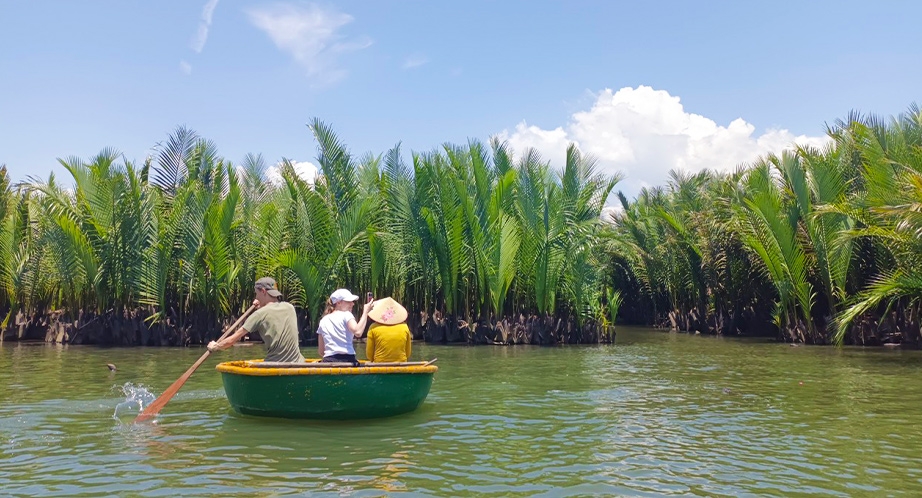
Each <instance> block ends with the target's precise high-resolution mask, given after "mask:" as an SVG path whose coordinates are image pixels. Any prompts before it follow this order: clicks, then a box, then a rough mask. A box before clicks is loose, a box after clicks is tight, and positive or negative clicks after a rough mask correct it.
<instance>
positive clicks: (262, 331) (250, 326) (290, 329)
mask: <svg viewBox="0 0 922 498" xmlns="http://www.w3.org/2000/svg"><path fill="white" fill-rule="evenodd" d="M255 288H256V299H254V300H253V306H256V311H254V312H253V313H252V314H251V315H250V316H248V317H247V319H246V321H245V322H243V326H242V327H240V330H238V331H237V332H234V333H233V334H231V335H230V337H226V338H224V339H222V340H220V341H211V342H210V343H208V351H211V352H215V351H220V350H223V349H227V348H229V347H231V346H233V345H234V343H235V342H237V341H239V340H240V339H243V337H244V336H245V335H247V334H249V333H250V332H258V333H259V336H260V337H262V340H263V342H265V343H266V358H265V359H264V360H263V361H279V362H286V363H288V362H296V363H303V362H304V356H302V355H301V349H300V348H299V347H298V315H297V313H295V307H294V306H292V305H291V303H287V302H285V301H282V293H281V292H279V290H278V288H276V286H275V280H274V279H273V278H271V277H263V278H261V279H259V280H257V281H256V285H255Z"/></svg>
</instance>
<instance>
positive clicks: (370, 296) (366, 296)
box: [365, 292, 375, 303]
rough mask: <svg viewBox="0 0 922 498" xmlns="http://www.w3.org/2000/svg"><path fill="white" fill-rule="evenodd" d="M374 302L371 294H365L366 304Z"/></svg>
mask: <svg viewBox="0 0 922 498" xmlns="http://www.w3.org/2000/svg"><path fill="white" fill-rule="evenodd" d="M374 300H375V298H374V295H373V294H372V293H371V292H367V293H365V301H366V302H368V303H370V302H372V301H374Z"/></svg>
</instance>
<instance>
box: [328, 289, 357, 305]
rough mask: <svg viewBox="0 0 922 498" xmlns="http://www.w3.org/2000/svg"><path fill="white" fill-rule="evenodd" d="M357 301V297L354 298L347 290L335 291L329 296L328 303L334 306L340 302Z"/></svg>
mask: <svg viewBox="0 0 922 498" xmlns="http://www.w3.org/2000/svg"><path fill="white" fill-rule="evenodd" d="M358 300H359V296H356V295H355V294H353V293H352V292H349V289H336V290H335V291H333V293H332V294H330V303H331V304H336V303H338V302H340V301H349V302H355V301H358Z"/></svg>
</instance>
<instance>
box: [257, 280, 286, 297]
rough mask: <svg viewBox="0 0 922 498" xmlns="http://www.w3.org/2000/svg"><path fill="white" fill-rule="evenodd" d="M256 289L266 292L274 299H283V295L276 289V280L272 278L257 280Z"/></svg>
mask: <svg viewBox="0 0 922 498" xmlns="http://www.w3.org/2000/svg"><path fill="white" fill-rule="evenodd" d="M256 288H257V289H263V290H265V291H266V293H267V294H269V295H270V296H272V297H282V293H281V292H279V290H278V288H276V286H275V279H274V278H272V277H263V278H261V279H259V280H257V281H256Z"/></svg>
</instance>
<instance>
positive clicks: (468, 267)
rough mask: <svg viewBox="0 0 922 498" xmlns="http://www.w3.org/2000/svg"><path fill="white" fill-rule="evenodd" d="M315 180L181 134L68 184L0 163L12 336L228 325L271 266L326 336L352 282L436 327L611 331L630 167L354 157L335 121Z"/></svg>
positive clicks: (99, 165) (529, 337) (144, 339)
mask: <svg viewBox="0 0 922 498" xmlns="http://www.w3.org/2000/svg"><path fill="white" fill-rule="evenodd" d="M310 128H311V130H312V131H313V134H314V137H315V139H316V140H317V143H318V144H319V154H318V157H317V162H318V165H319V168H320V175H319V176H318V177H317V179H316V182H315V183H310V182H309V181H307V180H305V179H302V178H301V177H299V176H298V174H296V172H295V170H294V167H293V165H292V164H291V163H290V162H283V163H282V165H281V167H280V170H279V173H280V176H281V181H280V182H270V181H268V179H267V167H266V164H265V163H264V161H263V159H262V158H261V157H259V156H249V157H247V158H246V159H245V161H244V162H243V163H242V164H239V165H238V164H232V163H230V162H229V161H227V160H225V159H223V158H222V157H220V156H219V154H218V152H217V149H216V147H215V145H214V144H213V143H211V142H209V141H206V140H204V139H201V138H199V137H198V136H197V135H196V134H195V133H193V132H191V131H189V130H187V129H179V130H177V131H176V132H175V133H173V134H172V135H171V136H170V137H169V139H168V140H167V141H165V142H164V143H162V144H160V145H158V147H157V150H158V153H157V155H156V157H154V158H151V159H150V160H148V161H147V162H145V163H144V164H132V163H131V162H126V161H125V160H124V159H123V158H122V157H121V156H120V155H119V154H118V153H117V152H116V151H114V150H104V151H102V152H101V153H100V154H99V155H98V156H96V157H93V158H91V159H89V160H81V159H77V158H71V159H67V160H62V161H61V163H62V165H63V166H64V167H65V168H66V169H67V171H68V172H69V173H70V175H71V176H72V178H68V179H67V182H61V181H59V180H58V179H56V178H54V177H53V176H52V177H51V178H49V179H48V180H47V181H45V180H37V179H36V180H31V181H29V182H26V183H23V184H20V185H10V183H9V180H8V179H7V177H6V173H5V169H4V170H3V177H2V181H3V184H2V186H0V187H2V189H0V190H2V195H0V216H2V220H3V225H2V232H0V255H2V256H0V257H2V260H0V270H2V289H0V312H2V314H3V316H4V322H3V324H2V325H3V331H4V334H5V335H12V336H15V337H18V338H29V337H32V338H44V339H45V340H47V341H54V342H70V343H84V342H91V343H114V344H155V345H161V344H190V343H193V344H194V343H201V342H203V341H206V340H208V339H210V338H213V337H214V336H215V335H216V334H218V333H219V332H220V329H221V326H222V325H223V324H225V323H226V322H227V321H228V320H229V319H231V318H232V317H233V316H235V315H237V314H239V313H240V312H241V311H242V310H243V309H244V308H246V307H247V306H248V305H249V302H250V300H251V299H252V296H253V283H254V281H255V279H256V278H258V277H260V276H263V275H271V276H274V277H276V279H277V280H278V281H279V284H280V287H281V288H282V290H283V291H284V292H285V294H286V297H287V299H288V300H290V301H292V302H294V303H295V304H296V306H297V307H298V309H299V312H300V314H301V320H302V326H301V329H302V338H303V339H304V340H305V341H311V340H313V339H314V338H315V336H314V330H315V324H316V322H317V321H318V319H319V315H320V314H321V313H322V310H323V305H324V302H325V300H326V298H327V296H329V294H330V293H331V292H332V291H333V290H334V289H336V288H338V287H348V288H350V289H352V290H353V291H354V292H357V293H358V292H365V291H371V292H374V293H375V295H378V296H384V295H391V296H393V297H394V298H396V299H398V300H399V301H401V302H402V303H403V304H404V305H405V306H406V307H407V308H408V309H409V310H410V311H411V317H410V319H409V322H410V326H411V329H412V330H413V331H414V334H416V335H417V336H418V337H423V338H425V339H427V340H431V341H448V342H457V341H467V342H470V343H488V342H500V343H504V344H514V343H542V344H550V343H559V342H570V343H574V342H599V341H604V340H610V339H611V328H610V327H609V326H608V324H609V323H611V321H612V316H613V315H612V312H613V311H614V312H617V310H616V309H615V308H613V307H612V306H610V305H609V304H610V303H609V301H608V299H607V297H606V296H607V295H609V294H610V292H606V288H605V286H604V283H603V282H601V280H600V277H601V275H602V273H601V271H599V269H601V268H603V265H602V264H601V262H599V261H597V260H596V258H597V256H598V254H597V252H595V251H593V248H594V247H596V246H598V245H599V241H598V240H599V236H600V235H599V234H600V229H601V225H602V224H601V222H600V219H599V214H600V212H601V210H602V207H603V204H604V202H605V199H606V198H607V197H608V195H609V194H610V192H611V191H612V188H613V187H614V185H615V182H616V179H615V178H608V177H605V176H603V175H600V174H597V173H596V172H595V168H594V166H593V163H592V161H591V160H588V159H587V158H585V157H583V156H582V155H580V153H579V151H578V150H577V149H576V148H575V147H571V148H570V149H569V150H568V155H567V162H566V165H565V167H564V168H563V170H561V171H559V172H558V171H555V170H552V169H550V167H549V166H548V165H547V164H546V163H544V162H542V161H541V159H540V157H539V156H538V155H537V154H534V153H531V152H526V153H525V154H524V155H522V156H521V157H519V158H517V159H516V158H514V157H513V156H512V153H511V151H509V150H508V148H507V146H506V145H504V144H502V143H498V142H492V143H490V144H489V146H487V145H484V144H482V143H479V142H476V141H472V142H470V143H468V144H467V145H464V146H455V145H446V146H444V147H442V148H440V149H438V150H435V151H432V152H429V153H422V154H412V157H411V163H410V164H407V163H405V162H404V160H405V159H404V154H402V153H401V150H400V148H399V146H398V147H396V148H394V149H393V150H391V151H388V152H387V153H386V154H384V155H382V156H377V157H375V156H367V157H364V158H361V159H357V158H355V157H354V156H352V155H351V154H350V153H349V152H348V151H347V149H346V148H345V146H344V145H343V144H342V143H341V142H340V141H339V140H338V139H337V137H336V136H335V135H334V134H333V132H332V131H331V130H330V128H329V127H327V126H326V125H324V124H323V123H321V122H319V121H318V122H314V123H312V125H311V127H310Z"/></svg>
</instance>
